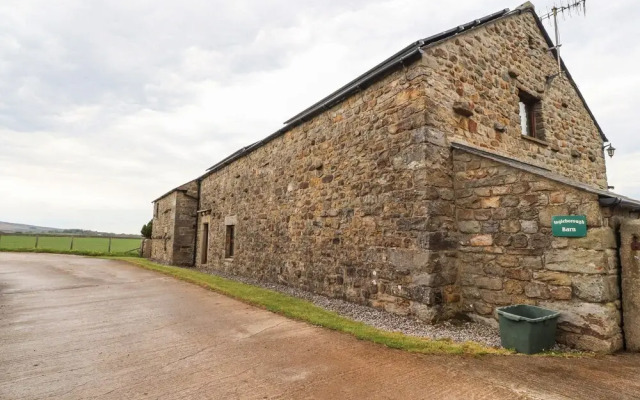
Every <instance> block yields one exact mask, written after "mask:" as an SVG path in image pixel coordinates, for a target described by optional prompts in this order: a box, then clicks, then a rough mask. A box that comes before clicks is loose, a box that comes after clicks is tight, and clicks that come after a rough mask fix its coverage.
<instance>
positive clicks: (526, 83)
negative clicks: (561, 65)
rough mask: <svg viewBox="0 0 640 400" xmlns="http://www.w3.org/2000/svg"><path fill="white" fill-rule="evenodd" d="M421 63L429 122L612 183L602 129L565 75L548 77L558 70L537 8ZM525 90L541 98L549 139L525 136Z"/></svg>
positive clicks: (430, 52) (445, 45)
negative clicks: (521, 100) (522, 97)
mask: <svg viewBox="0 0 640 400" xmlns="http://www.w3.org/2000/svg"><path fill="white" fill-rule="evenodd" d="M422 63H423V64H424V65H425V67H426V68H425V71H424V76H425V90H426V96H427V99H428V100H427V107H428V109H430V110H431V112H429V113H428V115H427V124H428V125H431V126H433V127H434V128H435V129H438V130H440V131H442V132H447V136H448V137H449V138H450V139H455V140H459V141H465V142H468V143H470V144H473V145H476V146H479V147H482V148H485V149H488V150H491V151H494V152H497V153H500V154H504V155H507V156H511V157H515V158H518V159H520V160H522V161H527V162H531V163H534V164H538V165H542V166H544V167H545V168H549V169H551V170H552V171H553V172H556V173H559V174H561V175H564V176H568V177H572V178H573V179H575V180H577V181H582V182H585V183H588V184H592V185H594V186H597V187H600V188H604V189H606V187H607V186H606V181H607V178H606V172H605V165H604V153H603V151H602V140H601V138H600V136H599V133H598V129H597V127H596V126H595V123H594V121H593V119H592V118H591V117H590V115H589V113H588V111H587V110H586V109H585V107H584V105H583V103H582V101H581V99H580V97H579V96H578V95H577V92H576V90H575V89H574V88H573V86H572V85H571V83H570V82H569V80H568V79H567V78H566V76H564V75H562V76H558V77H556V78H555V79H553V80H552V81H551V82H550V83H547V76H550V75H553V74H555V73H557V70H558V66H557V61H556V60H555V58H553V57H552V56H551V55H550V53H549V50H548V47H547V44H546V43H545V41H544V38H543V36H542V35H541V33H540V30H539V28H538V26H537V25H536V22H535V20H534V17H533V15H532V14H531V13H529V12H524V13H522V14H520V15H515V16H513V17H510V18H504V19H501V20H499V21H496V22H495V23H490V24H486V25H484V26H482V27H480V28H478V29H476V30H472V31H470V32H468V33H464V34H461V35H460V36H457V37H456V38H455V39H452V40H447V41H444V42H442V43H438V44H437V45H435V46H432V47H429V48H427V49H426V54H425V56H424V57H423V58H422ZM520 90H522V91H526V92H527V93H530V94H531V95H534V96H536V97H538V98H539V99H540V101H541V106H542V110H541V115H542V119H543V120H542V125H543V126H544V140H543V141H539V140H527V139H528V138H527V137H523V136H522V134H521V128H520V116H519V108H518V92H519V91H520ZM572 152H573V153H574V154H584V155H585V156H584V157H579V158H576V157H575V156H572ZM587 155H588V156H589V157H590V158H589V157H587Z"/></svg>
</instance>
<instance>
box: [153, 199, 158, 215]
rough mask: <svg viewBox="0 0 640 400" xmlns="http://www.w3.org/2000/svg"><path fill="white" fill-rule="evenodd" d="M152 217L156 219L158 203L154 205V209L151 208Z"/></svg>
mask: <svg viewBox="0 0 640 400" xmlns="http://www.w3.org/2000/svg"><path fill="white" fill-rule="evenodd" d="M153 216H154V217H156V218H158V203H157V202H156V203H154V207H153Z"/></svg>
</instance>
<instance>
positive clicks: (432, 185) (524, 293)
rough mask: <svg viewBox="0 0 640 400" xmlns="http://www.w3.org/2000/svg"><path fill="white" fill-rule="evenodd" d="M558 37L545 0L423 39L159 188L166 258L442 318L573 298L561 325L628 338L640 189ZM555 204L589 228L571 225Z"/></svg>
mask: <svg viewBox="0 0 640 400" xmlns="http://www.w3.org/2000/svg"><path fill="white" fill-rule="evenodd" d="M551 45H552V43H551V41H550V39H549V37H548V35H547V34H546V32H545V31H544V28H543V27H542V25H541V23H540V21H539V19H538V18H537V16H536V15H535V12H534V10H533V8H532V7H531V6H528V5H525V6H523V7H520V8H518V9H516V10H514V11H503V12H501V13H497V14H492V15H490V16H487V17H484V18H482V19H480V20H477V21H474V22H473V23H470V24H466V25H463V26H461V27H459V28H458V29H457V30H453V31H448V32H445V33H443V34H440V35H436V36H434V37H431V38H428V39H425V40H423V41H419V42H417V43H416V44H415V45H414V47H415V48H414V49H412V48H410V47H409V48H407V49H405V50H403V52H401V53H399V54H400V55H398V56H397V57H396V59H395V61H393V62H388V63H386V64H384V65H381V66H378V67H376V68H377V69H374V72H375V73H370V74H365V75H363V76H362V77H360V78H359V80H358V81H357V87H354V88H353V90H351V89H350V91H349V92H348V93H347V92H340V91H339V92H336V94H335V95H334V96H330V97H328V98H327V99H330V100H331V99H335V98H339V100H338V101H333V100H331V101H333V102H332V103H330V106H327V105H326V104H328V103H329V100H327V102H326V103H325V102H324V101H323V102H321V104H322V106H318V105H316V106H315V108H314V107H312V108H310V109H309V110H311V111H309V112H307V113H304V112H303V113H302V114H301V115H302V116H301V117H299V118H295V119H292V121H291V122H290V123H289V124H288V125H286V126H285V128H283V129H282V130H281V131H278V132H276V134H274V135H272V136H270V137H268V138H267V139H265V140H263V141H261V142H259V143H257V144H254V145H252V146H250V147H248V148H245V149H243V150H241V151H239V152H238V153H236V154H234V155H232V156H231V157H230V158H228V159H226V160H224V161H222V162H221V163H219V164H216V165H215V166H213V167H212V168H211V169H209V170H208V171H207V172H206V173H205V174H204V175H202V176H201V177H199V178H197V179H195V180H194V181H191V182H189V183H187V184H185V185H183V186H180V187H178V188H176V189H175V190H173V191H171V192H169V193H167V194H166V195H164V196H163V197H161V198H159V199H157V200H156V201H155V213H154V236H153V240H154V244H153V246H152V258H154V259H157V260H159V261H162V262H167V263H174V264H180V265H193V266H195V267H196V268H200V269H203V270H217V271H226V272H233V273H235V274H243V275H246V276H251V277H255V278H259V279H264V280H270V281H274V282H281V283H285V284H288V285H292V286H296V287H300V288H303V289H306V290H309V291H312V292H316V293H321V294H325V295H328V296H332V297H339V298H343V299H346V300H349V301H353V302H356V303H361V304H367V305H371V306H373V307H377V308H381V309H385V310H387V311H390V312H394V313H398V314H403V315H413V316H416V317H418V318H420V319H423V320H427V321H437V320H439V319H445V318H450V317H452V316H454V315H456V314H457V313H465V314H467V315H469V316H471V317H472V318H475V319H477V320H479V321H482V322H485V323H491V324H495V323H496V313H495V309H496V307H498V306H501V305H507V304H515V303H524V304H535V305H540V306H544V307H548V308H552V309H556V310H559V311H561V312H562V317H561V320H560V324H559V332H558V339H559V341H560V342H562V343H566V344H569V345H571V346H574V347H577V348H580V349H587V350H595V351H603V352H611V351H615V350H618V349H621V348H622V347H623V345H624V335H623V330H622V328H621V318H622V311H621V307H620V305H621V303H620V289H619V279H620V278H619V277H620V262H619V257H618V247H619V244H618V230H619V226H620V224H621V223H622V222H624V221H626V220H633V219H637V218H638V212H637V210H638V209H640V202H637V201H635V200H631V199H627V198H624V197H622V196H618V195H615V194H613V193H611V192H608V191H607V181H606V170H605V163H604V153H603V142H604V141H605V140H606V137H605V136H604V134H603V133H602V131H601V129H600V127H599V126H598V124H597V122H596V120H595V119H594V117H593V115H592V114H591V112H590V110H589V109H588V107H587V105H586V103H585V101H584V99H583V97H582V96H581V94H580V92H579V91H578V89H577V86H576V85H575V83H574V82H573V80H572V79H571V76H570V75H569V74H568V72H563V73H562V74H560V75H557V76H554V74H555V73H556V72H557V61H556V59H555V58H554V53H553V52H550V51H549V47H550V46H551ZM345 93H346V94H345ZM523 99H525V100H523ZM325 100H326V99H325ZM523 101H530V102H532V107H533V108H532V110H535V115H528V116H527V118H535V120H531V121H534V122H535V130H534V131H533V132H532V133H531V134H530V135H528V134H523V127H522V124H523V122H522V121H523V114H522V103H523ZM315 110H319V111H315ZM556 215H586V219H587V224H588V233H587V236H586V237H584V238H559V237H554V236H553V235H552V232H551V225H550V224H551V217H552V216H556ZM639 322H640V321H639Z"/></svg>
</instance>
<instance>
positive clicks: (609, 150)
mask: <svg viewBox="0 0 640 400" xmlns="http://www.w3.org/2000/svg"><path fill="white" fill-rule="evenodd" d="M602 150H607V154H608V155H609V157H613V154H614V153H615V152H616V148H615V147H613V146H612V145H611V143H609V144H608V145H606V146H602Z"/></svg>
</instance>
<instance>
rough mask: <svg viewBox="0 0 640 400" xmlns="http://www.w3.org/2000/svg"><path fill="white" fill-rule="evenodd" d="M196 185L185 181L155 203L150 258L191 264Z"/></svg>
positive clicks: (196, 207)
mask: <svg viewBox="0 0 640 400" xmlns="http://www.w3.org/2000/svg"><path fill="white" fill-rule="evenodd" d="M197 209H198V183H197V181H195V180H193V181H191V182H188V183H186V184H184V185H182V186H179V187H178V188H176V189H174V190H173V191H171V192H169V193H168V194H166V195H165V196H163V197H161V198H159V199H158V200H156V201H155V202H154V214H153V229H152V234H151V242H152V244H151V259H153V260H155V261H159V262H162V263H166V264H173V265H185V266H187V265H189V266H190V265H193V257H194V245H195V240H196V237H195V235H196V211H197Z"/></svg>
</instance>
